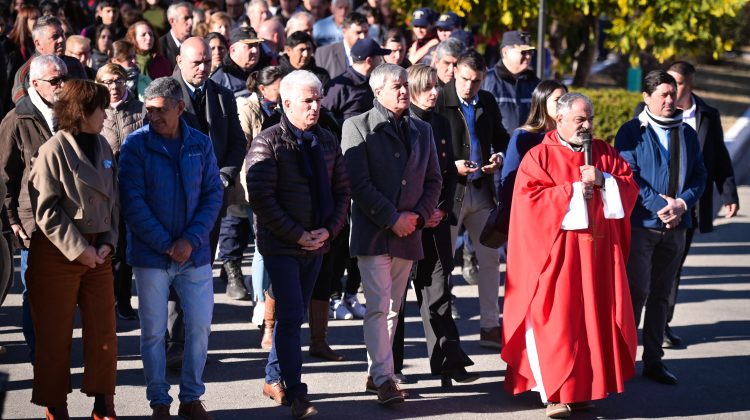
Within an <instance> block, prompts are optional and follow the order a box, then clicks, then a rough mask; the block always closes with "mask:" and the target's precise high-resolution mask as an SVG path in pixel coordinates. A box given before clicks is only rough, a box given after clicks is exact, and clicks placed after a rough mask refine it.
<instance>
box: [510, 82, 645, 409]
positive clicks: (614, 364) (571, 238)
mask: <svg viewBox="0 0 750 420" xmlns="http://www.w3.org/2000/svg"><path fill="white" fill-rule="evenodd" d="M557 112H558V114H557V117H556V119H557V130H553V131H551V132H549V133H548V134H547V135H546V136H545V138H544V140H543V141H542V144H540V145H538V146H536V147H534V148H533V149H531V150H530V151H529V152H528V153H527V154H526V156H525V157H524V158H523V161H522V162H521V166H520V167H519V169H518V175H517V177H516V182H515V189H514V196H513V206H512V209H511V219H510V231H509V240H508V254H507V255H508V257H507V258H508V259H507V281H506V285H505V308H504V312H503V350H502V354H501V356H502V358H503V360H505V362H506V363H507V364H508V368H507V371H506V375H505V388H506V389H507V390H508V391H509V392H511V393H513V394H519V393H522V392H525V391H529V390H534V391H537V392H539V393H540V396H541V398H542V402H544V403H546V404H547V410H546V414H547V416H549V417H552V418H561V417H567V416H569V415H570V413H571V411H572V410H576V409H587V408H591V406H592V405H591V403H590V401H592V400H597V399H602V398H605V397H606V396H607V395H608V394H609V393H613V392H622V391H623V383H624V381H625V380H627V379H629V378H630V377H632V376H633V374H634V371H635V355H636V346H637V338H636V327H635V322H634V317H633V307H632V304H631V300H630V292H629V289H628V278H627V274H626V272H625V266H626V262H627V256H628V252H629V244H630V213H631V211H632V209H633V206H634V205H635V202H636V198H637V196H638V185H637V184H636V183H635V181H634V180H633V175H632V172H631V170H630V167H629V166H628V164H627V162H626V161H625V160H623V159H622V158H621V157H620V155H619V154H618V152H617V151H616V150H615V149H614V148H613V147H611V146H610V145H609V144H607V143H606V142H604V141H600V140H594V141H593V144H592V157H593V159H592V163H593V164H592V165H585V158H584V153H583V147H582V142H583V139H582V137H584V136H585V134H589V135H590V133H591V130H592V121H593V106H592V104H591V101H590V100H589V99H588V98H587V97H586V96H584V95H581V94H579V93H568V94H566V95H564V96H563V97H561V98H560V100H559V102H558V106H557Z"/></svg>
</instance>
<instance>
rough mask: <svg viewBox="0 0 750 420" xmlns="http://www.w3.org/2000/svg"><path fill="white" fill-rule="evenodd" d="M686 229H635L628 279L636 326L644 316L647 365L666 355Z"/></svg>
mask: <svg viewBox="0 0 750 420" xmlns="http://www.w3.org/2000/svg"><path fill="white" fill-rule="evenodd" d="M685 230H686V229H685V228H678V229H644V228H633V229H632V240H631V244H630V258H629V259H628V266H627V272H628V282H629V284H630V296H631V298H632V301H633V314H634V315H635V325H636V327H638V326H639V325H640V322H641V312H642V311H643V307H644V305H645V307H646V314H645V316H644V319H643V363H644V364H645V365H646V366H649V365H652V364H654V363H657V362H659V361H661V359H662V357H664V350H662V348H661V346H662V342H663V341H664V327H665V326H666V325H667V312H668V311H669V295H670V294H671V293H672V286H673V285H674V282H675V277H676V275H677V270H679V268H680V261H681V260H682V252H683V250H684V249H685Z"/></svg>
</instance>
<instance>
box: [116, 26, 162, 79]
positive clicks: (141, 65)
mask: <svg viewBox="0 0 750 420" xmlns="http://www.w3.org/2000/svg"><path fill="white" fill-rule="evenodd" d="M125 40H126V41H128V42H130V43H131V44H133V45H134V46H135V53H136V57H135V61H136V63H137V64H138V70H139V71H140V72H141V74H147V75H148V77H150V78H151V79H152V80H155V79H158V78H159V77H168V76H171V75H172V65H171V64H170V63H169V60H167V58H166V57H164V56H163V55H162V54H161V46H160V45H159V38H157V37H156V32H154V28H153V27H152V26H151V24H150V23H148V21H145V20H141V21H139V22H136V23H134V24H132V25H130V27H129V28H128V32H127V34H125Z"/></svg>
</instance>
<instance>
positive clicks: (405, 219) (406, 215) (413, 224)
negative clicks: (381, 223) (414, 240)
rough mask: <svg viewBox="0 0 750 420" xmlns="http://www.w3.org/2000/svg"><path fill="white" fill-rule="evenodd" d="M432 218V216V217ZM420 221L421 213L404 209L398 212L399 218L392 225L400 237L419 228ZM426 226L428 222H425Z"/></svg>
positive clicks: (392, 228) (394, 231)
mask: <svg viewBox="0 0 750 420" xmlns="http://www.w3.org/2000/svg"><path fill="white" fill-rule="evenodd" d="M430 220H432V217H430ZM418 222H419V215H418V214H417V213H414V212H413V211H403V212H401V213H399V214H398V220H396V223H394V224H393V226H391V230H392V231H393V233H395V234H396V236H398V237H399V238H403V237H404V236H409V235H411V234H412V233H414V231H415V230H417V223H418ZM425 226H427V223H426V222H425Z"/></svg>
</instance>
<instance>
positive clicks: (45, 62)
mask: <svg viewBox="0 0 750 420" xmlns="http://www.w3.org/2000/svg"><path fill="white" fill-rule="evenodd" d="M48 67H54V68H55V70H57V71H58V72H60V73H61V74H63V75H67V74H68V66H66V65H65V62H64V61H62V59H61V58H60V57H58V56H56V55H54V54H42V55H38V56H36V57H34V59H33V60H31V65H30V66H29V81H31V80H39V79H41V78H43V77H44V73H45V70H47V68H48Z"/></svg>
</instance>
